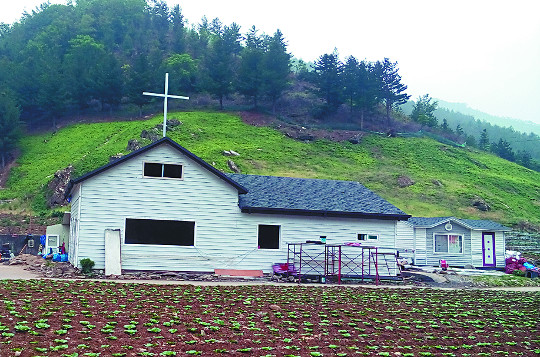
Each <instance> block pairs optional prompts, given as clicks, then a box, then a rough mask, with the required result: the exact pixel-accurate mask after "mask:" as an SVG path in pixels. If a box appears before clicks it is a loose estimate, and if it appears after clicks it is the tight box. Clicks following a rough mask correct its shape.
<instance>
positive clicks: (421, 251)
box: [414, 228, 428, 265]
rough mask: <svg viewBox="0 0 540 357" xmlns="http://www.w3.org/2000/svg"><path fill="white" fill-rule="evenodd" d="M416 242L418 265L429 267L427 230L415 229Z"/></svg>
mask: <svg viewBox="0 0 540 357" xmlns="http://www.w3.org/2000/svg"><path fill="white" fill-rule="evenodd" d="M414 241H415V243H416V245H415V246H416V248H415V249H416V251H415V252H416V264H417V265H427V264H428V262H427V250H426V249H427V248H426V229H425V228H415V229H414Z"/></svg>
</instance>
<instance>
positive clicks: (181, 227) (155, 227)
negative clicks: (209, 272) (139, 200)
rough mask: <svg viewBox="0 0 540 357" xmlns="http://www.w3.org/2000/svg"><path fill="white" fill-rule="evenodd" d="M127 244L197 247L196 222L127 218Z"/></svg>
mask: <svg viewBox="0 0 540 357" xmlns="http://www.w3.org/2000/svg"><path fill="white" fill-rule="evenodd" d="M125 243H126V244H157V245H180V246H193V245H195V222H191V221H169V220H157V219H133V218H126V231H125Z"/></svg>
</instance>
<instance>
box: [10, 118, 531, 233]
mask: <svg viewBox="0 0 540 357" xmlns="http://www.w3.org/2000/svg"><path fill="white" fill-rule="evenodd" d="M169 118H170V119H173V118H175V119H179V120H180V121H181V122H182V123H183V124H182V125H180V126H179V127H177V128H175V129H174V130H172V131H169V132H168V136H169V137H170V138H172V139H173V140H175V141H177V142H178V143H180V144H181V145H182V146H184V147H185V148H187V149H188V150H190V151H192V152H193V153H195V154H196V155H198V156H199V157H201V158H202V159H204V160H206V161H207V162H209V163H214V164H215V166H216V167H217V168H218V169H221V170H224V171H230V170H229V169H228V168H227V159H228V158H227V157H225V156H223V155H222V151H223V150H234V151H237V152H238V153H240V156H239V157H235V158H234V161H235V162H236V164H237V165H238V166H239V167H240V169H241V170H242V173H246V174H264V175H282V176H293V177H311V178H325V179H330V178H331V179H342V180H355V181H359V182H361V183H363V184H364V185H365V186H367V187H368V188H370V189H372V190H373V191H375V192H376V193H378V194H379V195H381V196H382V197H384V198H385V199H387V200H388V201H390V202H391V203H393V204H395V205H396V206H398V207H400V208H401V209H403V210H404V211H405V212H407V213H408V214H412V215H416V216H447V215H453V216H457V217H462V218H487V219H493V220H496V221H499V222H503V223H505V224H513V223H517V222H520V221H529V222H532V223H535V224H538V223H540V173H538V172H534V171H531V170H528V169H526V168H523V167H521V166H518V165H516V164H514V163H511V162H508V161H506V160H502V159H500V158H498V157H496V156H494V155H491V154H487V153H484V152H475V151H470V150H468V149H463V148H455V147H450V146H446V145H444V144H441V143H439V142H436V141H434V140H431V139H414V138H407V139H405V138H387V137H380V136H368V137H365V138H364V139H363V140H362V141H361V143H360V144H356V145H355V144H351V143H349V142H341V143H338V142H331V141H326V140H317V141H313V142H300V141H296V140H293V139H290V138H288V137H286V136H285V135H284V134H282V133H281V132H279V131H277V130H274V129H272V128H268V127H255V126H250V125H247V124H245V123H243V122H242V120H241V119H240V118H239V117H238V116H234V115H230V114H225V113H202V112H187V113H171V114H170V115H169ZM161 120H162V119H161V117H160V116H157V117H154V118H152V119H149V120H144V121H124V122H109V123H94V124H76V125H71V126H69V127H66V128H63V129H61V130H58V131H57V132H55V133H48V134H40V135H32V136H28V137H25V138H24V139H23V141H22V143H21V156H20V157H19V159H18V161H17V162H18V165H17V166H16V167H15V168H13V169H12V173H11V175H10V178H9V180H8V182H7V185H6V188H5V189H3V190H0V200H12V199H14V200H13V201H11V202H10V203H4V204H2V205H1V206H0V209H1V210H3V211H9V210H19V211H21V210H26V211H27V212H28V211H33V212H35V213H38V214H41V215H47V214H51V213H52V211H50V210H47V209H46V208H45V191H46V185H47V183H48V182H49V181H50V180H51V178H52V177H53V175H54V173H55V172H56V171H57V170H59V169H63V168H65V167H67V166H68V165H70V164H72V165H73V166H74V168H75V172H74V176H75V177H76V176H79V175H81V174H83V173H85V172H87V171H90V170H92V169H95V168H96V167H99V166H101V165H103V164H106V163H107V162H108V160H109V156H111V155H114V154H117V153H127V151H126V146H127V142H128V140H129V139H138V140H141V139H140V133H141V131H142V130H144V129H146V130H149V129H151V128H152V127H154V126H155V125H156V124H159V123H160V122H161ZM146 143H148V142H145V144H146ZM400 176H408V177H409V178H411V179H412V180H413V181H414V182H415V183H414V184H413V185H412V186H408V187H403V188H401V187H399V185H398V182H397V179H398V177H400ZM475 198H481V199H483V200H484V201H485V202H486V203H487V204H488V205H489V206H490V207H491V210H490V211H488V212H481V211H479V210H478V209H476V208H474V207H472V205H471V202H472V200H473V199H475Z"/></svg>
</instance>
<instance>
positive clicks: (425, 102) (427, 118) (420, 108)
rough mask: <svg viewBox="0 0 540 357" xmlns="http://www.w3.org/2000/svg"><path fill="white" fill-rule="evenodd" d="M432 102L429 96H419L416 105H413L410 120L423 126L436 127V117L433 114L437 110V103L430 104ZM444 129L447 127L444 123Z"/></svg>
mask: <svg viewBox="0 0 540 357" xmlns="http://www.w3.org/2000/svg"><path fill="white" fill-rule="evenodd" d="M432 100H433V99H432V98H431V97H430V96H429V94H425V95H423V96H419V97H418V100H417V101H416V103H414V108H413V110H412V113H411V119H412V120H414V121H415V122H417V123H420V124H422V125H425V126H429V127H432V128H434V127H436V126H437V117H436V116H435V114H434V112H435V110H436V109H437V101H434V102H432ZM445 120H446V119H445ZM446 127H448V123H446Z"/></svg>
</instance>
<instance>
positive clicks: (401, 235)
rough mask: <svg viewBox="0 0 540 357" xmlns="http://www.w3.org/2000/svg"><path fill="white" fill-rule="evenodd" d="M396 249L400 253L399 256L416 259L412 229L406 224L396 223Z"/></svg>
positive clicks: (402, 222)
mask: <svg viewBox="0 0 540 357" xmlns="http://www.w3.org/2000/svg"><path fill="white" fill-rule="evenodd" d="M396 248H397V249H398V250H399V251H400V256H404V257H406V258H412V259H415V258H416V256H415V255H416V254H415V250H416V247H415V242H414V228H413V227H412V226H411V225H409V224H408V223H407V222H404V221H398V222H396ZM415 260H416V259H415ZM414 264H416V263H414Z"/></svg>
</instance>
